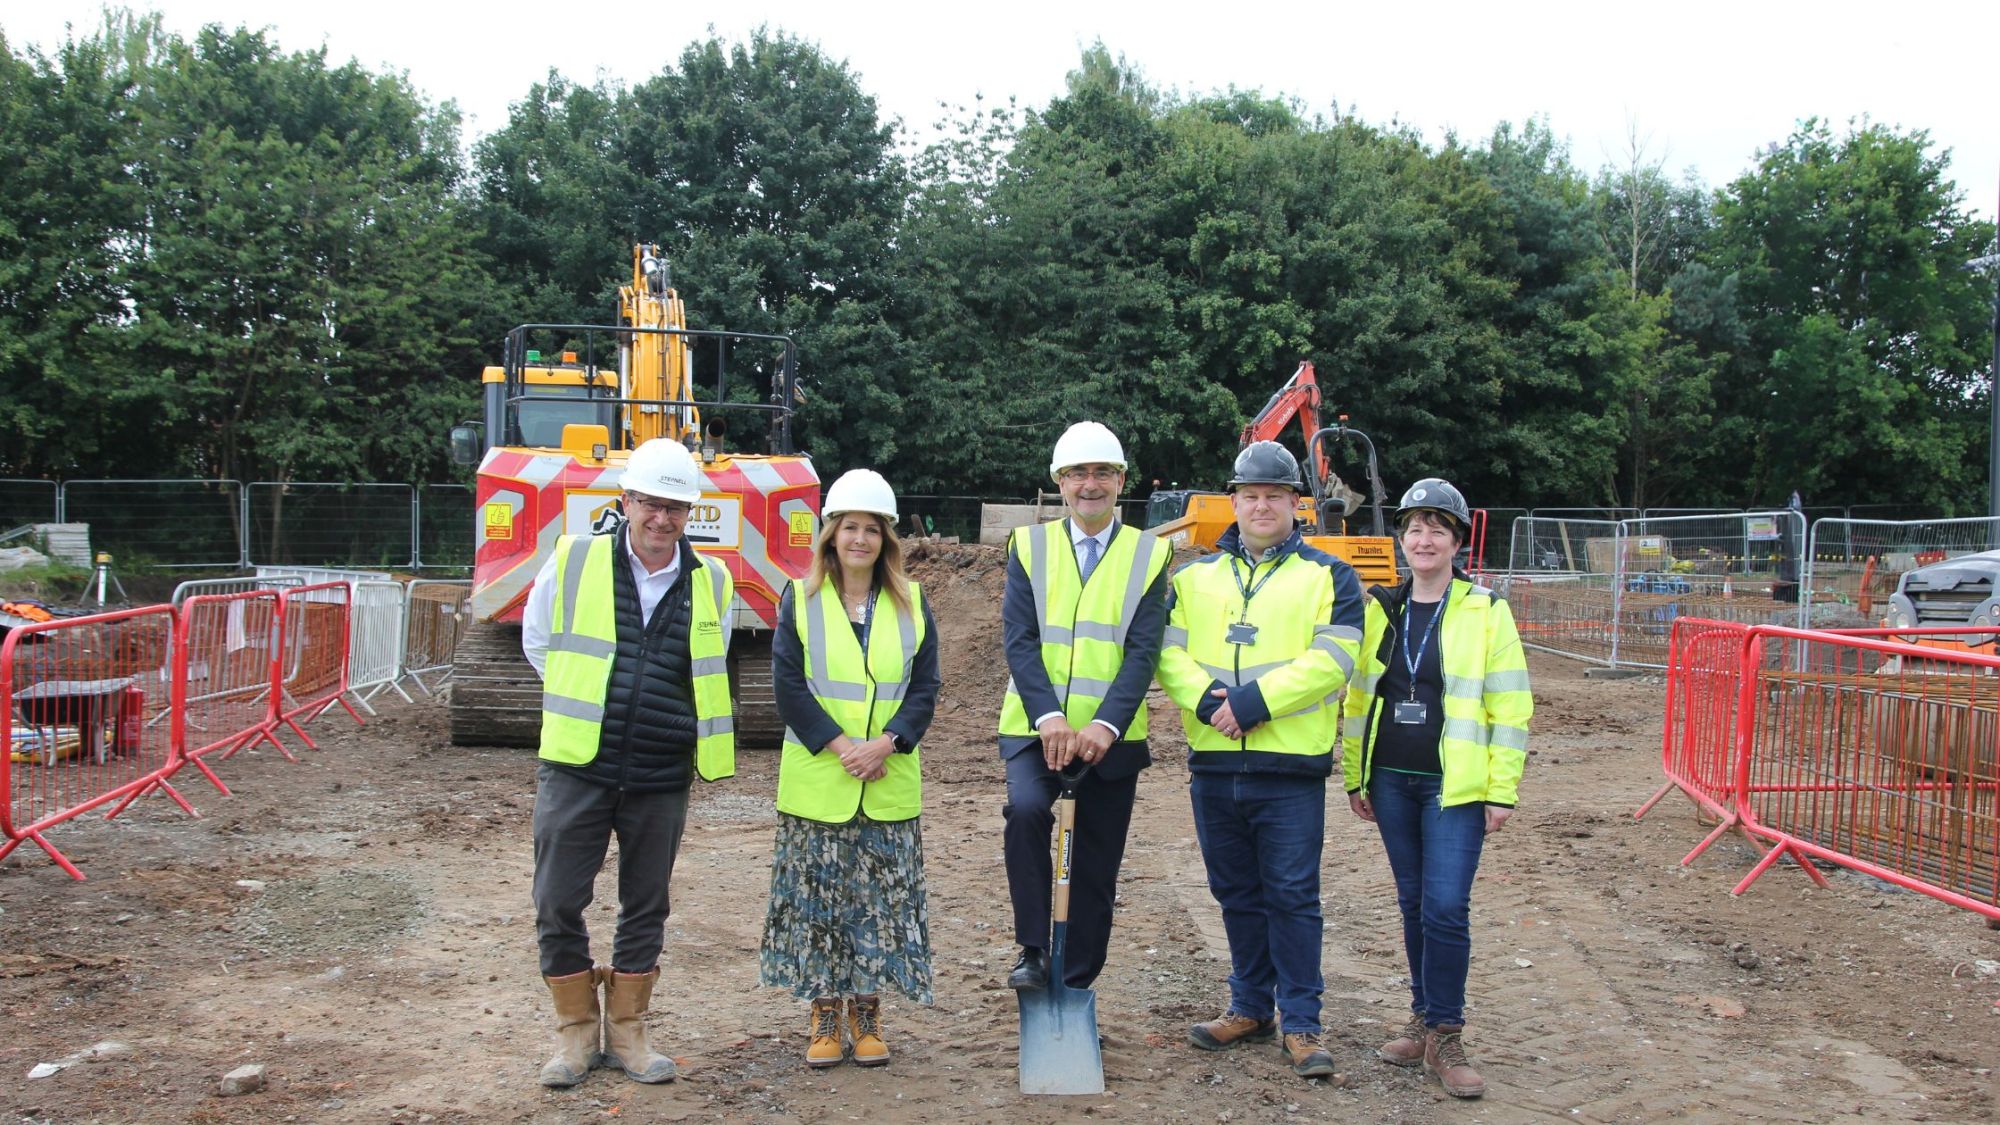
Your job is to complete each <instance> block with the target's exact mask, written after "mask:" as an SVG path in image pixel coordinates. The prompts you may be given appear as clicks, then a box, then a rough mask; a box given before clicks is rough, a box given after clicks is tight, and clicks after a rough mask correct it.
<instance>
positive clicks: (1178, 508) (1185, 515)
mask: <svg viewBox="0 0 2000 1125" xmlns="http://www.w3.org/2000/svg"><path fill="white" fill-rule="evenodd" d="M1320 404H1321V397H1320V389H1319V378H1318V376H1317V374H1316V373H1315V372H1314V370H1313V365H1312V361H1311V360H1300V361H1299V367H1298V370H1297V371H1294V372H1292V377H1291V378H1290V379H1287V380H1285V384H1284V386H1282V387H1279V388H1278V391H1277V393H1276V394H1273V395H1272V396H1271V398H1270V400H1269V401H1267V402H1265V403H1264V408H1263V409H1262V410H1259V411H1258V412H1257V416H1256V417H1254V418H1252V419H1250V421H1249V423H1248V424H1246V425H1245V426H1244V427H1243V431H1242V432H1241V433H1240V434H1238V435H1237V448H1238V449H1241V448H1243V447H1244V446H1247V445H1249V444H1250V443H1251V442H1253V441H1276V440H1277V439H1278V435H1280V434H1282V433H1284V432H1285V429H1286V427H1288V426H1289V425H1291V422H1292V419H1294V418H1297V419H1298V421H1299V428H1300V430H1301V431H1302V432H1303V434H1304V437H1305V448H1306V457H1305V459H1304V461H1303V462H1302V463H1301V467H1302V468H1303V469H1304V470H1305V478H1306V487H1307V489H1308V492H1307V494H1306V495H1304V496H1301V497H1299V511H1298V517H1299V523H1300V525H1301V526H1302V527H1303V528H1304V530H1305V534H1306V541H1307V542H1308V543H1310V544H1311V545H1312V546H1314V547H1317V548H1319V549H1320V550H1322V551H1325V552H1326V553H1327V554H1330V555H1333V556H1334V557H1336V558H1339V559H1344V560H1346V562H1347V564H1348V565H1349V566H1352V567H1353V568H1354V570H1355V573H1356V574H1357V575H1358V576H1359V577H1360V579H1361V581H1362V584H1363V585H1368V586H1374V585H1382V586H1393V585H1395V584H1396V583H1397V581H1398V580H1399V578H1398V575H1397V573H1396V543H1395V540H1394V539H1393V538H1392V537H1390V536H1389V534H1388V532H1387V531H1386V530H1385V525H1384V523H1383V520H1382V503H1383V500H1384V496H1385V493H1384V490H1383V488H1382V475H1381V473H1380V472H1379V471H1378V470H1377V469H1376V463H1375V443H1374V442H1372V441H1370V440H1369V438H1368V435H1367V434H1364V433H1362V432H1361V431H1360V430H1357V429H1355V428H1353V427H1352V426H1349V425H1348V424H1347V416H1346V415H1345V414H1343V415H1340V416H1339V417H1338V418H1337V419H1336V420H1335V422H1334V424H1333V425H1332V426H1327V427H1322V426H1321V425H1320V419H1319V412H1320ZM1345 441H1353V442H1355V443H1356V444H1358V445H1360V446H1361V447H1362V449H1363V450H1364V452H1365V454H1366V457H1367V466H1368V485H1369V495H1367V496H1363V495H1362V494H1361V493H1359V492H1356V491H1355V490H1353V489H1352V488H1349V487H1348V486H1347V484H1346V482H1344V481H1342V480H1341V479H1340V477H1339V476H1337V475H1336V474H1335V473H1334V471H1333V464H1332V459H1331V457H1330V456H1329V454H1328V447H1329V446H1330V445H1332V444H1334V443H1338V442H1345ZM1364 503H1365V504H1367V505H1368V507H1369V509H1370V516H1371V519H1370V524H1369V534H1367V535H1350V534H1348V531H1347V519H1348V517H1349V516H1350V515H1353V514H1355V513H1356V512H1358V511H1359V509H1360V508H1361V506H1362V505H1363V504H1364ZM1235 520H1236V514H1235V512H1234V511H1232V510H1231V508H1230V506H1229V496H1228V494H1227V493H1222V492H1204V491H1199V490H1194V489H1163V490H1158V491H1155V492H1154V493H1153V494H1152V496H1151V497H1150V498H1149V499H1148V500H1147V502H1146V530H1147V534H1150V535H1158V536H1160V537H1162V538H1165V539H1167V540H1168V541H1169V542H1171V543H1172V544H1173V545H1174V546H1175V547H1176V548H1182V547H1193V548H1196V549H1199V550H1203V551H1212V550H1214V549H1215V545H1216V542H1217V541H1218V540H1220V539H1221V538H1222V533H1223V532H1224V531H1227V530H1228V529H1229V525H1230V524H1231V523H1234V522H1235Z"/></svg>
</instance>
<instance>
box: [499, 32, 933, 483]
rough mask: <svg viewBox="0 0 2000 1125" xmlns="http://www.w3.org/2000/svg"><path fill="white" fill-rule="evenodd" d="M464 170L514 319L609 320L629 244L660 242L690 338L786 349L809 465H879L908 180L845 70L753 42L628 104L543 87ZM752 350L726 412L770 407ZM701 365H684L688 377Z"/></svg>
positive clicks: (886, 453)
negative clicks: (748, 337) (770, 340)
mask: <svg viewBox="0 0 2000 1125" xmlns="http://www.w3.org/2000/svg"><path fill="white" fill-rule="evenodd" d="M478 163H479V167H480V173H481V175H480V186H479V195H480V199H481V213H482V215H483V218H484V226H485V228H486V229H487V231H488V232H489V235H490V236H491V238H492V240H493V243H494V245H495V247H496V253H497V255H498V258H499V262H500V269H501V271H502V274H503V276H507V277H509V278H510V280H511V283H512V284H513V285H514V286H515V287H516V288H517V290H518V291H522V292H525V293H526V295H527V297H526V300H525V301H524V302H523V304H524V305H525V306H527V316H528V317H529V318H532V319H533V320H536V321H544V322H551V321H561V320H565V319H566V320H568V321H569V322H572V323H591V324H602V323H608V322H609V321H610V319H611V317H612V300H613V296H614V294H615V291H616V288H617V286H618V284H619V283H620V281H621V279H622V278H624V277H626V276H628V275H629V262H630V257H629V255H630V253H631V250H630V248H631V246H632V244H633V243H634V242H640V241H646V242H654V241H656V242H659V243H660V244H661V245H662V247H663V248H664V249H665V251H666V252H667V255H668V257H669V259H670V262H671V264H672V268H673V277H674V281H675V284H676V287H677V288H678V289H679V291H680V292H681V295H682V297H683V299H684V300H685V301H686V303H687V309H688V319H689V324H690V326H691V327H696V328H721V329H728V330H731V331H737V332H758V333H769V334H775V335H789V336H792V337H793V338H795V339H796V340H797V342H798V344H799V347H800V351H801V373H802V376H803V381H804V386H805V394H806V402H805V405H804V407H803V408H802V411H801V419H800V422H801V425H800V431H801V434H802V436H803V437H804V439H805V440H806V441H807V443H808V444H809V446H810V447H811V448H812V450H813V451H814V453H815V454H816V455H817V456H819V457H820V458H821V459H822V462H823V463H824V464H825V465H826V466H828V467H841V466H845V465H849V464H880V463H885V462H887V461H891V460H893V459H894V457H895V451H896V446H897V441H898V432H899V418H900V413H901V408H902V401H903V400H902V395H901V393H900V392H901V386H900V372H901V370H902V361H901V359H900V351H901V342H900V339H899V336H898V334H897V332H896V331H895V330H894V329H893V328H892V327H891V318H890V316H889V315H888V313H887V310H886V307H885V302H886V300H887V294H888V291H889V289H890V280H889V279H890V277H891V276H892V274H893V271H892V269H891V268H890V264H889V263H890V257H891V253H892V250H893V246H894V241H895V237H894V231H895V224H896V220H897V218H898V216H899V214H900V212H901V209H902V206H903V201H904V192H905V173H904V170H903V167H902V163H901V161H900V160H899V159H898V157H897V155H896V153H895V147H894V131H893V129H892V128H891V127H890V126H888V125H885V124H883V123H882V122H881V121H880V120H879V119H878V117H877V115H876V110H875V103H874V99H872V98H870V97H869V96H868V95H867V94H865V93H864V92H863V91H862V90H861V88H860V86H859V85H858V84H857V82H856V81H855V79H854V76H853V75H852V74H851V73H850V72H849V71H848V69H847V67H846V65H845V64H843V63H840V62H837V61H834V60H831V59H828V58H827V57H825V56H824V55H823V54H822V53H821V52H820V50H819V49H818V48H817V47H816V46H814V45H812V44H810V43H807V42H804V41H802V40H798V39H794V38H792V37H789V36H786V35H784V34H782V33H775V34H774V33H768V32H765V31H761V30H760V31H758V32H756V33H754V34H753V35H752V36H751V37H750V39H749V41H748V42H747V43H743V44H735V45H730V44H725V43H723V42H722V41H720V40H717V39H709V40H707V41H704V42H700V43H695V44H692V45H690V46H689V47H688V48H687V49H686V50H685V51H684V52H682V54H681V57H680V59H679V60H678V63H677V65H675V66H672V67H668V68H667V69H665V70H663V71H662V72H661V73H660V74H658V75H655V76H654V77H652V78H649V79H647V80H646V81H644V82H641V83H639V84H638V85H636V86H634V87H632V88H631V89H629V90H627V89H623V88H620V87H615V86H607V85H605V84H602V83H600V84H598V85H596V86H592V87H580V86H577V85H576V84H574V83H571V82H568V81H566V80H564V79H563V78H561V77H560V76H559V75H554V74H551V75H550V76H549V79H548V81H547V82H546V83H545V84H542V85H538V86H536V87H534V88H533V89H532V90H531V91H530V93H529V96H528V97H527V98H526V99H524V100H523V101H521V102H519V103H517V104H516V105H515V106H514V110H513V113H512V115H511V116H510V119H509V122H508V125H507V127H506V128H504V129H502V130H501V131H500V132H498V133H496V134H495V135H494V136H492V137H490V138H488V139H487V140H486V141H483V142H482V143H481V144H480V146H479V149H478ZM766 354H767V353H763V352H757V353H755V354H754V355H753V353H752V351H751V350H749V349H745V350H744V351H743V352H742V353H741V354H739V355H737V356H735V357H733V358H732V361H731V366H730V367H729V372H730V386H729V388H728V392H729V394H730V395H731V397H732V398H734V399H737V400H743V401H759V402H761V401H765V400H766V399H767V398H768V396H769V393H770V387H769V385H768V379H769V377H770V375H771V374H772V373H773V372H772V371H771V369H770V367H769V365H768V364H767V363H765V362H764V361H763V357H764V356H765V355H766ZM715 360H716V357H715V355H714V353H713V352H711V351H707V350H704V351H703V352H702V353H700V354H698V355H697V360H696V362H697V365H698V372H697V373H698V375H700V376H701V377H702V378H703V379H704V380H706V378H708V377H710V373H711V372H713V370H714V366H713V364H714V363H715ZM741 428H742V427H741V426H740V425H739V427H738V429H739V432H740V431H741Z"/></svg>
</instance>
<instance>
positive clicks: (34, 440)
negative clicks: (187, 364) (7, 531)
mask: <svg viewBox="0 0 2000 1125" xmlns="http://www.w3.org/2000/svg"><path fill="white" fill-rule="evenodd" d="M157 42H158V33H157V27H156V24H155V22H154V21H150V20H148V21H134V20H131V19H129V18H119V19H117V20H113V21H108V22H107V25H106V27H105V28H104V29H102V31H101V32H100V33H99V34H97V35H94V36H91V37H88V38H85V39H81V40H77V39H71V40H69V41H66V42H64V43H63V44H61V45H60V46H59V47H58V48H57V49H56V50H55V52H54V54H53V55H52V56H44V55H42V54H41V53H39V52H36V51H32V50H31V51H29V52H27V53H26V54H25V55H16V54H15V53H14V52H13V51H12V50H11V49H10V48H8V46H7V44H6V41H5V39H4V38H0V135H4V136H6V137H7V138H8V148H9V158H8V159H7V160H6V161H4V162H0V475H10V476H18V475H26V476H41V475H50V476H56V475H71V476H74V475H78V474H84V475H96V474H97V473H98V472H100V471H105V470H110V469H115V470H116V471H120V472H143V471H144V466H145V465H146V464H147V463H148V461H149V460H153V461H157V460H158V459H160V458H163V457H168V453H167V450H168V449H169V448H170V447H169V446H168V445H167V443H165V442H163V441H162V440H161V439H160V437H159V436H158V435H157V433H155V432H154V431H153V430H152V429H150V428H149V427H147V426H145V425H143V424H135V423H136V421H137V418H138V417H142V416H143V415H144V414H145V413H146V412H147V410H148V403H147V401H146V400H145V398H144V397H143V396H135V395H134V394H133V390H132V387H131V386H130V385H129V384H128V383H127V382H126V381H125V380H123V379H120V378H118V371H119V368H118V366H117V364H116V363H115V362H114V359H113V353H114V352H115V341H116V337H117V335H118V333H119V332H120V330H121V328H122V327H123V325H124V324H125V322H126V320H127V319H128V315H129V312H128V310H127V309H126V308H125V307H124V305H123V296H124V295H123V293H122V291H121V290H120V288H119V286H118V284H117V268H118V265H119V262H120V261H121V251H120V247H121V245H122V244H123V243H124V242H125V241H126V236H127V235H128V233H129V232H130V231H132V230H133V228H134V225H135V219H136V216H137V214H138V208H139V203H140V199H139V193H138V191H137V187H136V185H134V184H133V183H132V181H131V179H130V177H129V176H127V175H126V174H125V172H124V163H125V153H126V151H127V141H126V138H127V136H128V135H129V133H130V131H131V129H132V127H133V109H132V98H131V94H132V92H133V90H134V89H135V87H136V86H137V85H138V84H139V83H140V82H141V81H143V75H144V71H145V67H146V66H147V64H148V55H149V54H150V52H151V50H152V49H153V47H154V45H155V44H156V43H157ZM169 459H170V458H169Z"/></svg>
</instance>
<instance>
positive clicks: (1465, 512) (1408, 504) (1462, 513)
mask: <svg viewBox="0 0 2000 1125" xmlns="http://www.w3.org/2000/svg"><path fill="white" fill-rule="evenodd" d="M1411 512H1442V513H1444V514H1445V515H1447V516H1450V517H1451V518H1452V519H1454V520H1457V521H1458V526H1459V527H1460V529H1465V528H1469V527H1471V526H1472V509H1471V508H1469V507H1467V506H1466V504H1465V496H1464V495H1463V494H1462V493H1460V492H1459V491H1458V489H1457V488H1456V487H1454V486H1453V485H1452V483H1451V482H1450V481H1448V480H1445V479H1444V478H1443V477H1425V478H1424V479H1422V480H1420V481H1418V482H1417V483H1415V484H1413V485H1411V486H1410V490H1409V491H1408V492H1405V493H1403V502H1402V503H1401V504H1399V505H1397V506H1396V521H1397V522H1398V523H1399V524H1400V523H1401V522H1402V520H1403V517H1404V516H1407V515H1409V514H1410V513H1411Z"/></svg>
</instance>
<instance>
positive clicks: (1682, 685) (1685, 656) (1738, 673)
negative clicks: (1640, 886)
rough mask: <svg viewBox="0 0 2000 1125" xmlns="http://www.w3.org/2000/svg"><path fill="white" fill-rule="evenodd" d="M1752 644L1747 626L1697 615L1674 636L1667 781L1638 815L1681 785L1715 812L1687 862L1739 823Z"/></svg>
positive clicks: (1663, 749) (1665, 737)
mask: <svg viewBox="0 0 2000 1125" xmlns="http://www.w3.org/2000/svg"><path fill="white" fill-rule="evenodd" d="M1749 641H1750V626H1748V625H1745V624H1742V623H1741V622H1736V621H1711V620H1707V619H1705V618H1697V617H1682V618H1678V619H1676V620H1675V621H1674V623H1673V632H1672V633H1671V635H1670V636H1669V638H1668V646H1667V703H1666V721H1665V723H1664V724H1663V729H1662V733H1661V740H1660V770H1661V772H1662V773H1664V774H1666V777H1667V783H1666V784H1665V785H1662V786H1661V787H1660V789H1659V791H1658V792H1656V793H1654V794H1653V795H1652V796H1651V797H1648V798H1647V799H1646V803H1645V804H1643V805H1640V806H1639V808H1638V811H1636V812H1634V813H1633V814H1632V816H1633V819H1635V820H1636V819H1640V818H1643V817H1644V816H1645V815H1646V814H1647V813H1648V812H1650V811H1652V808H1653V806H1654V805H1657V804H1658V803H1659V802H1660V799H1661V798H1663V797H1665V796H1666V795H1667V794H1669V793H1671V792H1673V791H1674V790H1676V789H1678V790H1680V791H1681V792H1682V793H1685V794H1687V797H1688V799H1689V800H1691V801H1693V802H1694V803H1695V807H1696V808H1698V809H1700V810H1701V811H1702V812H1704V813H1706V814H1708V815H1709V816H1712V817H1715V818H1716V820H1717V822H1718V823H1717V824H1716V826H1715V830H1714V831H1712V832H1710V833H1709V834H1708V836H1707V838H1706V839H1704V840H1702V842H1701V843H1699V844H1697V845H1695V848H1694V850H1693V851H1691V852H1689V853H1688V854H1687V856H1686V857H1685V858H1683V859H1682V860H1681V864H1682V865H1683V866H1685V865H1687V864H1689V863H1692V862H1694V860H1695V859H1696V858H1697V857H1699V856H1700V855H1701V853H1702V852H1704V851H1707V850H1708V847H1709V845H1710V844H1713V843H1715V841H1716V840H1717V839H1719V838H1721V836H1722V834H1723V833H1724V832H1727V831H1729V830H1730V829H1732V828H1737V827H1738V824H1737V819H1738V818H1737V814H1736V808H1735V804H1736V802H1735V786H1736V760H1737V750H1738V747H1737V716H1738V715H1739V714H1740V713H1741V712H1740V711H1739V707H1740V705H1741V698H1740V697H1741V681H1742V676H1743V659H1744V656H1743V654H1744V649H1745V647H1746V646H1747V645H1748V644H1749Z"/></svg>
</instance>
